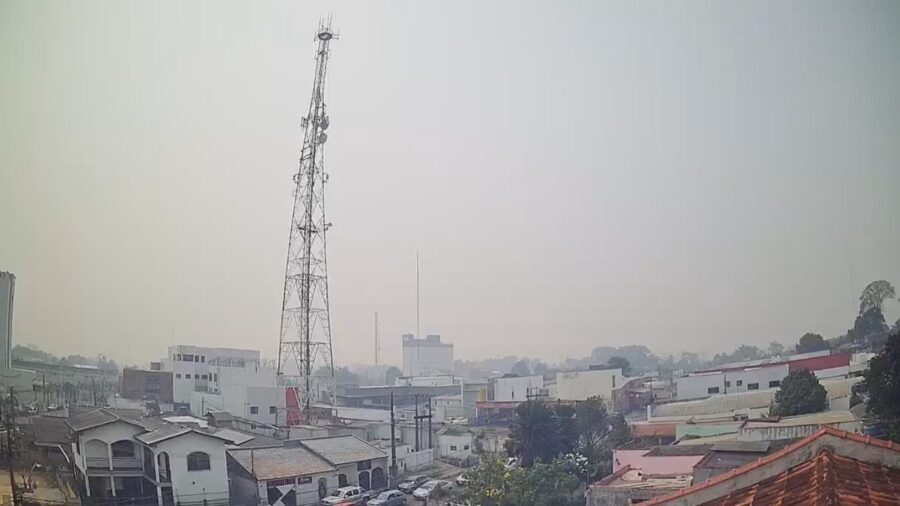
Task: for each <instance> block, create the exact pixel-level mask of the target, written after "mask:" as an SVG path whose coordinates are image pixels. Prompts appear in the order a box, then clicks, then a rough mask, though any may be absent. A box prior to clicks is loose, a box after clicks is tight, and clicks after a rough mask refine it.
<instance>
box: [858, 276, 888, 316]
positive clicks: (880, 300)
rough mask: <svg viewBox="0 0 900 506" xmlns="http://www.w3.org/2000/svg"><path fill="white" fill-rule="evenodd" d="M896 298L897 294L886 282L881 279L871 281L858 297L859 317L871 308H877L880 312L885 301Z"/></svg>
mask: <svg viewBox="0 0 900 506" xmlns="http://www.w3.org/2000/svg"><path fill="white" fill-rule="evenodd" d="M896 296H897V292H896V291H895V290H894V287H893V286H892V285H891V284H890V283H888V282H887V281H885V280H883V279H881V280H878V281H872V282H871V283H869V284H868V286H866V287H865V288H864V289H863V291H862V294H861V295H860V296H859V314H860V316H862V315H863V314H864V313H865V312H866V311H868V310H870V309H872V308H878V309H879V311H880V310H881V307H882V305H883V304H884V301H885V300H887V299H893V298H894V297H896Z"/></svg>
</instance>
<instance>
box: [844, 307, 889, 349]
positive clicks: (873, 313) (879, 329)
mask: <svg viewBox="0 0 900 506" xmlns="http://www.w3.org/2000/svg"><path fill="white" fill-rule="evenodd" d="M888 330H889V328H888V326H887V323H885V322H884V314H883V313H882V312H881V308H880V307H878V306H873V307H870V308H869V309H866V311H865V312H864V313H862V314H861V315H859V316H857V317H856V321H854V322H853V330H851V331H850V335H851V336H852V340H853V341H859V340H862V339H865V338H866V337H868V336H871V335H872V334H881V333H884V332H887V331H888Z"/></svg>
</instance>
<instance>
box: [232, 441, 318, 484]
mask: <svg viewBox="0 0 900 506" xmlns="http://www.w3.org/2000/svg"><path fill="white" fill-rule="evenodd" d="M228 454H229V455H230V456H231V457H232V458H233V459H234V461H235V462H237V463H238V464H240V465H241V467H243V468H244V469H246V470H247V472H248V473H250V474H251V475H252V476H254V477H255V478H256V479H257V480H274V479H276V478H290V477H293V476H309V475H313V474H318V473H327V472H331V471H335V470H336V468H335V467H334V466H333V465H331V464H329V463H328V462H327V461H326V460H325V459H323V458H321V457H319V456H318V455H316V454H315V453H313V452H311V451H309V450H307V449H306V448H303V447H302V446H296V447H293V448H260V449H249V450H245V449H240V450H228Z"/></svg>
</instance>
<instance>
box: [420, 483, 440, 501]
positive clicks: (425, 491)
mask: <svg viewBox="0 0 900 506" xmlns="http://www.w3.org/2000/svg"><path fill="white" fill-rule="evenodd" d="M443 484H444V482H442V481H441V480H431V481H426V482H425V483H423V484H422V486H421V487H419V488H417V489H416V490H415V492H413V497H415V498H416V499H428V498H429V497H431V494H433V493H434V491H435V490H439V489H440V488H441V487H442V486H443Z"/></svg>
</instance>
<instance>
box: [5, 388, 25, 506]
mask: <svg viewBox="0 0 900 506" xmlns="http://www.w3.org/2000/svg"><path fill="white" fill-rule="evenodd" d="M7 395H8V396H7V398H6V423H5V425H6V452H7V453H6V465H7V466H9V486H10V487H11V488H12V494H13V505H14V506H20V505H21V504H22V490H21V489H20V488H19V485H18V484H17V483H16V471H15V458H16V453H17V447H16V436H15V432H16V404H17V402H16V392H15V389H13V387H9V393H8V394H7Z"/></svg>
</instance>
